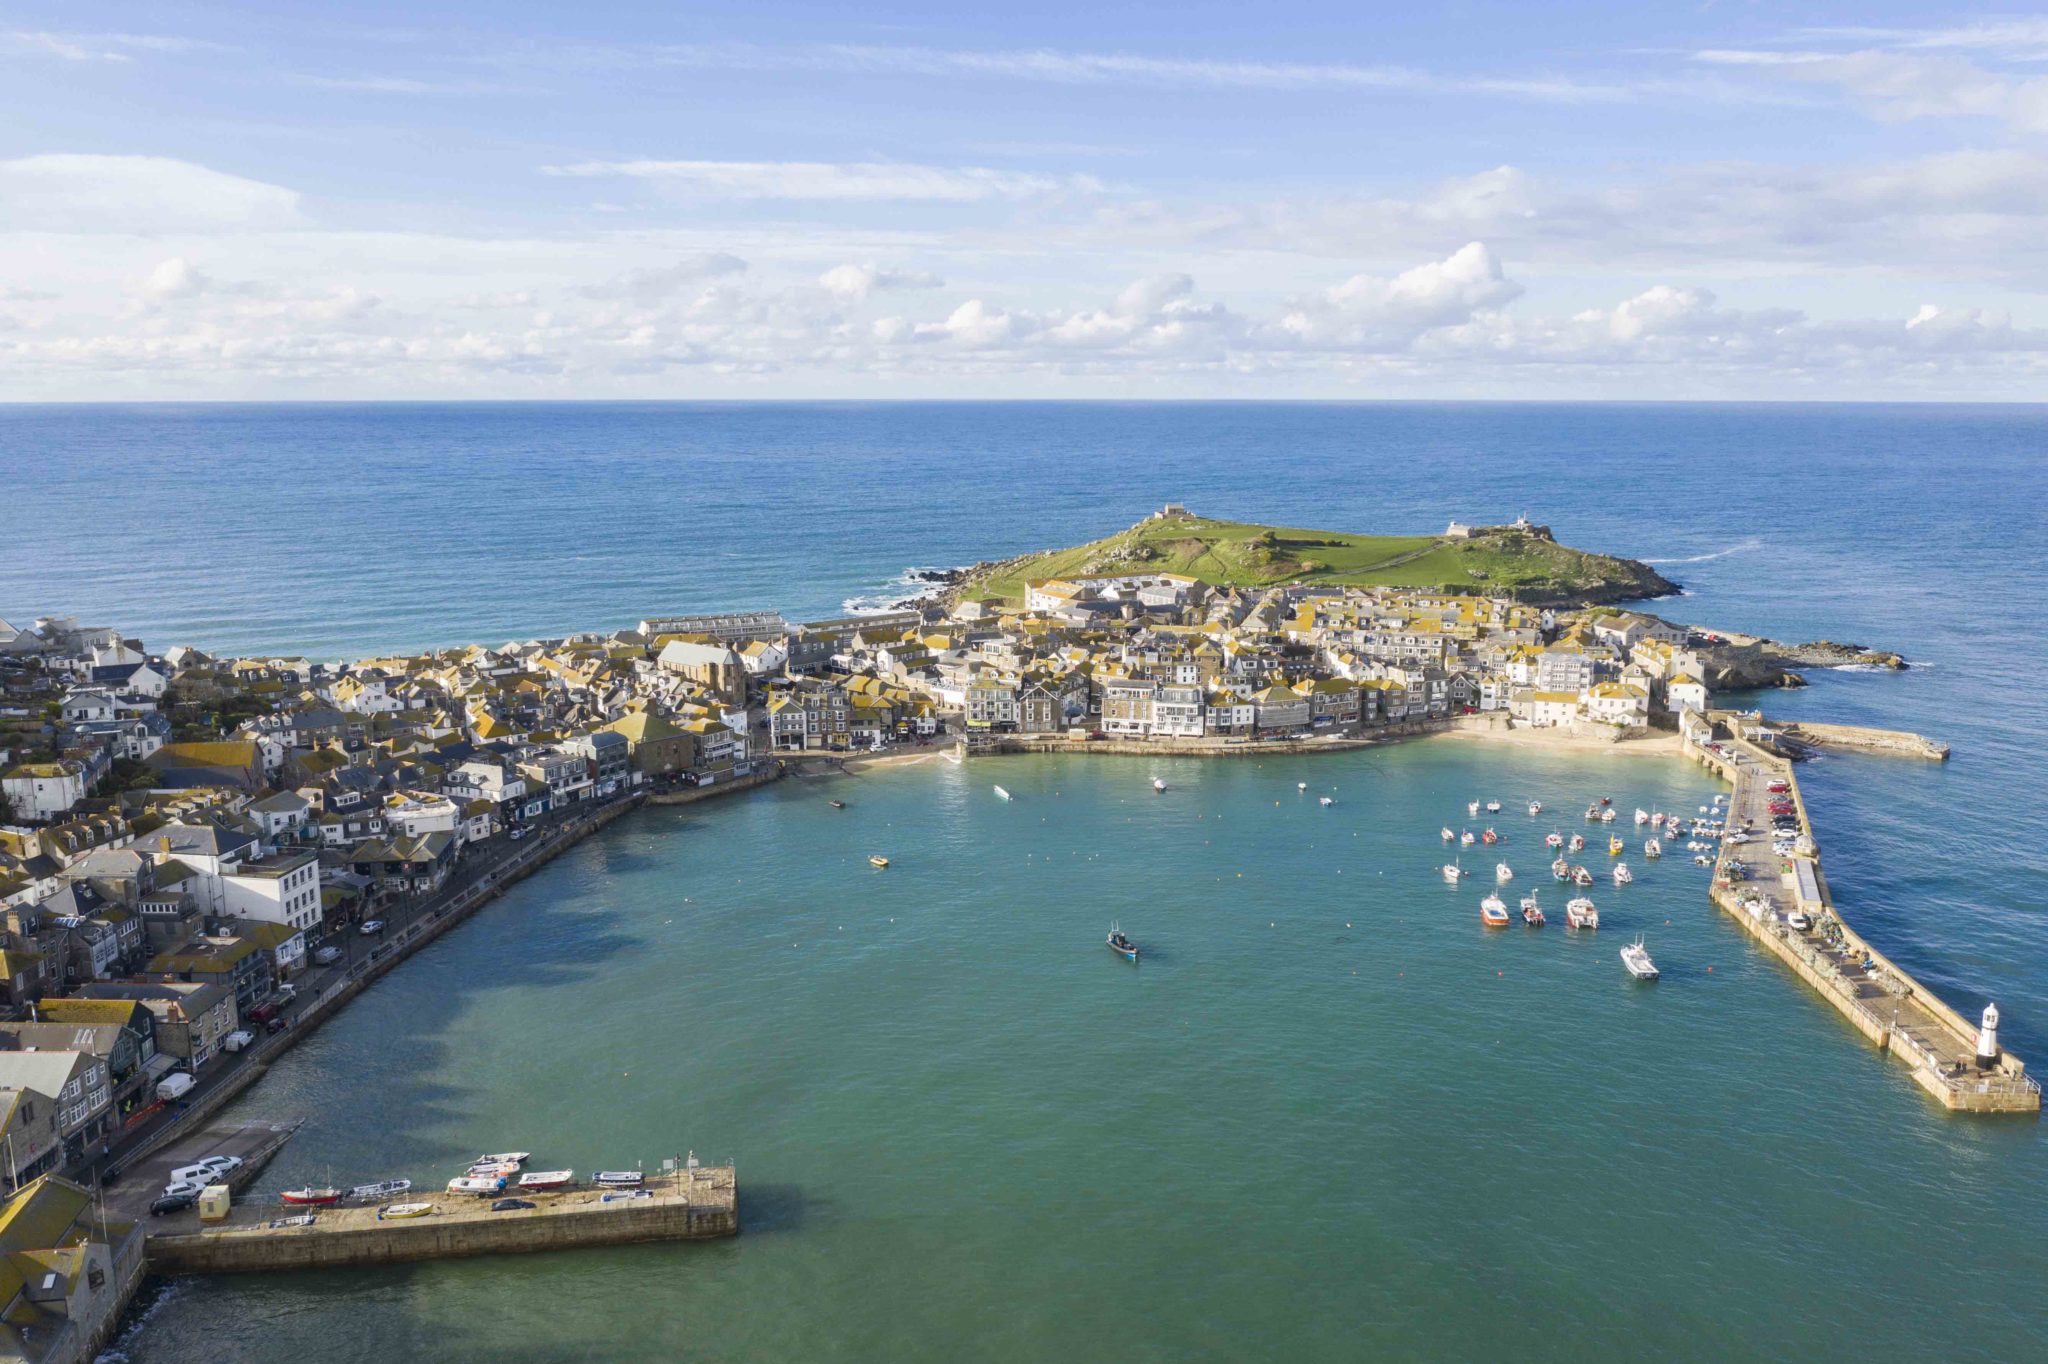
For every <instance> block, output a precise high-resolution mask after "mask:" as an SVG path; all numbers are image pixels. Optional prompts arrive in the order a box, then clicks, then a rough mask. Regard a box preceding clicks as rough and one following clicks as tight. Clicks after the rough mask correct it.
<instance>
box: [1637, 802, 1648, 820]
mask: <svg viewBox="0 0 2048 1364" xmlns="http://www.w3.org/2000/svg"><path fill="white" fill-rule="evenodd" d="M1649 822H1650V812H1649V811H1648V810H1645V809H1644V808H1643V807H1642V806H1640V805H1638V806H1637V807H1636V823H1638V824H1648V823H1649Z"/></svg>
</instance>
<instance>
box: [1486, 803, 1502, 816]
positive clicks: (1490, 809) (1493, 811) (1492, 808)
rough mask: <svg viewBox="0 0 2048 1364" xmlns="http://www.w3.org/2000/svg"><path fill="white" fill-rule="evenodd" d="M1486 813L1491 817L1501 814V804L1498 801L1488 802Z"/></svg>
mask: <svg viewBox="0 0 2048 1364" xmlns="http://www.w3.org/2000/svg"><path fill="white" fill-rule="evenodd" d="M1486 813H1488V814H1489V815H1497V814H1499V813H1500V802H1499V801H1497V800H1489V801H1488V802H1486Z"/></svg>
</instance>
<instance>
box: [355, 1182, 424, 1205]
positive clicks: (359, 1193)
mask: <svg viewBox="0 0 2048 1364" xmlns="http://www.w3.org/2000/svg"><path fill="white" fill-rule="evenodd" d="M411 1188H412V1181H411V1180H409V1179H387V1180H384V1181H383V1182H382V1183H379V1184H358V1185H356V1186H355V1187H354V1188H353V1189H350V1190H349V1191H348V1196H349V1197H350V1198H355V1199H360V1200H361V1201H363V1202H365V1203H374V1202H376V1201H377V1200H378V1199H380V1198H389V1197H391V1196H392V1195H393V1194H402V1193H405V1192H407V1191H408V1190H410V1189H411Z"/></svg>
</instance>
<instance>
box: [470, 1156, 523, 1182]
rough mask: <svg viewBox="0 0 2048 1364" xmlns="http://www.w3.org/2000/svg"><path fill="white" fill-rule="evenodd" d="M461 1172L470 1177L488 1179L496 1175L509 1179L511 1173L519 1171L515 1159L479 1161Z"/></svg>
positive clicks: (514, 1173)
mask: <svg viewBox="0 0 2048 1364" xmlns="http://www.w3.org/2000/svg"><path fill="white" fill-rule="evenodd" d="M463 1173H464V1174H466V1175H468V1176H469V1177H470V1178H471V1179H490V1178H492V1177H493V1176H497V1175H502V1176H503V1177H505V1178H506V1179H510V1178H511V1177H512V1176H513V1175H516V1174H518V1173H519V1162H518V1161H516V1160H485V1161H479V1162H477V1163H476V1164H475V1165H472V1166H470V1167H469V1168H468V1169H467V1170H464V1171H463Z"/></svg>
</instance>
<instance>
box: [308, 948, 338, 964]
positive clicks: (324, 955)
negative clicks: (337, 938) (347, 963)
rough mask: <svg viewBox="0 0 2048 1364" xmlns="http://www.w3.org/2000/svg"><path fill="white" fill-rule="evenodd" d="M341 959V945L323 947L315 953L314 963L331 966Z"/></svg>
mask: <svg viewBox="0 0 2048 1364" xmlns="http://www.w3.org/2000/svg"><path fill="white" fill-rule="evenodd" d="M340 960H341V949H340V948H339V947H323V948H321V949H320V950H319V951H317V952H315V953H314V954H313V964H314V965H315V966H330V965H332V964H333V963H335V962H337V961H340Z"/></svg>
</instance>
